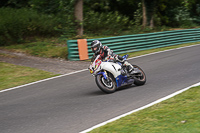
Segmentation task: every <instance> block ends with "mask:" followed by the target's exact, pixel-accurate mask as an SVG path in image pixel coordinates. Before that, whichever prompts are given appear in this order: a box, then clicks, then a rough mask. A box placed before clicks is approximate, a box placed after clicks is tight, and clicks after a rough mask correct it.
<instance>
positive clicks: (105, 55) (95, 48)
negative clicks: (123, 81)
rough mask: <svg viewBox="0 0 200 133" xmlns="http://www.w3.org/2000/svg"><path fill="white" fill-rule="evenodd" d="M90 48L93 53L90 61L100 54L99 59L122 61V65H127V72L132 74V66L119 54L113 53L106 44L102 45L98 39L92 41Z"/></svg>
mask: <svg viewBox="0 0 200 133" xmlns="http://www.w3.org/2000/svg"><path fill="white" fill-rule="evenodd" d="M91 49H92V52H93V53H94V55H93V58H92V59H91V62H93V60H94V59H95V58H96V56H97V55H100V59H101V60H107V59H112V60H114V61H117V62H120V63H122V64H123V65H124V66H128V72H129V73H130V74H134V68H133V66H132V65H131V64H130V63H129V62H128V61H126V60H124V59H123V58H122V57H121V56H119V55H117V54H114V53H113V51H112V50H111V49H110V48H108V46H103V45H102V43H101V42H100V41H99V40H94V41H92V43H91Z"/></svg>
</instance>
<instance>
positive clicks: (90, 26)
mask: <svg viewBox="0 0 200 133" xmlns="http://www.w3.org/2000/svg"><path fill="white" fill-rule="evenodd" d="M85 16H86V17H85V18H84V27H85V33H87V34H88V33H89V34H91V33H93V34H95V35H101V34H107V35H109V34H114V35H119V34H120V32H121V31H122V30H127V29H128V28H130V27H129V26H131V25H132V24H133V22H132V21H130V19H129V18H128V17H126V16H122V15H120V14H119V13H118V12H114V13H112V12H108V13H99V12H94V11H91V12H88V13H87V14H86V15H85Z"/></svg>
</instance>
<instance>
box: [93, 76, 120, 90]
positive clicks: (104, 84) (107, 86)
mask: <svg viewBox="0 0 200 133" xmlns="http://www.w3.org/2000/svg"><path fill="white" fill-rule="evenodd" d="M108 79H109V81H108V80H106V79H105V78H104V76H103V75H97V76H96V77H95V81H96V84H97V86H98V87H99V88H100V89H101V90H102V91H103V92H105V93H107V94H109V93H113V92H115V91H116V88H117V87H116V82H115V80H114V77H113V76H112V74H110V73H108Z"/></svg>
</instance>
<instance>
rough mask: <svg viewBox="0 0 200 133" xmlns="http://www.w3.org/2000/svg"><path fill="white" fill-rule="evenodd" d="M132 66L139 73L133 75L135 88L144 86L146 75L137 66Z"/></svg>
mask: <svg viewBox="0 0 200 133" xmlns="http://www.w3.org/2000/svg"><path fill="white" fill-rule="evenodd" d="M132 66H133V67H134V68H135V69H139V71H140V73H137V74H135V75H134V84H135V85H137V86H140V85H144V84H145V83H146V75H145V73H144V71H143V70H142V69H141V68H140V67H139V66H137V65H132Z"/></svg>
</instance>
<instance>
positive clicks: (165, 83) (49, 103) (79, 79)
mask: <svg viewBox="0 0 200 133" xmlns="http://www.w3.org/2000/svg"><path fill="white" fill-rule="evenodd" d="M129 62H131V63H133V64H136V65H139V66H140V67H141V68H142V69H143V70H144V71H145V73H146V75H147V83H146V84H145V85H144V86H139V87H136V86H132V87H130V88H125V89H120V90H118V91H117V92H115V93H113V94H104V93H103V92H101V91H100V90H99V89H98V87H97V85H96V84H95V81H94V77H93V76H91V75H90V74H89V71H82V72H79V73H76V74H72V75H68V76H63V77H60V78H56V79H52V80H48V81H44V82H40V83H37V84H33V85H29V86H26V87H21V88H18V89H15V90H10V91H6V92H2V93H0V132H1V133H77V132H80V131H83V130H85V129H88V128H90V127H92V126H94V125H97V124H99V123H102V122H104V121H106V120H109V119H111V118H113V117H116V116H119V115H121V114H124V113H127V112H129V111H131V110H134V109H137V108H139V107H142V106H144V105H147V104H149V103H151V102H153V101H155V100H157V99H160V98H162V97H165V96H167V95H169V94H172V93H174V92H176V91H178V90H180V89H183V88H185V87H188V86H190V85H192V84H195V83H198V82H199V81H200V45H196V46H193V47H188V48H182V49H176V50H172V51H167V52H162V53H157V54H152V55H148V56H144V57H140V58H136V59H131V60H129ZM88 65H89V64H88Z"/></svg>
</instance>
